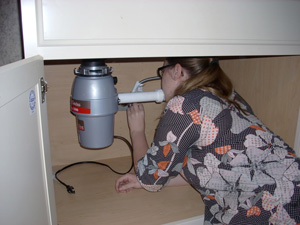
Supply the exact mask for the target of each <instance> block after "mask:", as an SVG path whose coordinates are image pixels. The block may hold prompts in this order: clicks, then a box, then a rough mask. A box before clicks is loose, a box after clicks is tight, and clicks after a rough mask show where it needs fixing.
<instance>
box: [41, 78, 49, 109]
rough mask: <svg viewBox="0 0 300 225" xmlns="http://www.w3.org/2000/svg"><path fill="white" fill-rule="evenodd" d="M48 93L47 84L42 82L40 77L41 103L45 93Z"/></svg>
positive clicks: (42, 79)
mask: <svg viewBox="0 0 300 225" xmlns="http://www.w3.org/2000/svg"><path fill="white" fill-rule="evenodd" d="M47 92H48V84H47V82H46V81H45V80H44V78H43V77H41V94H42V103H44V102H45V100H46V93H47Z"/></svg>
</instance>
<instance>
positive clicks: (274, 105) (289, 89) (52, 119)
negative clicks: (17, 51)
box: [45, 56, 300, 165]
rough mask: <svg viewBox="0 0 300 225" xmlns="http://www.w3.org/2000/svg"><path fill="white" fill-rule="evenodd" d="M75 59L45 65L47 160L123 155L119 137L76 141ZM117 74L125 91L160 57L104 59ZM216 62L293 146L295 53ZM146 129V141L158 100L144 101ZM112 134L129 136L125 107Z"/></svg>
mask: <svg viewBox="0 0 300 225" xmlns="http://www.w3.org/2000/svg"><path fill="white" fill-rule="evenodd" d="M79 64H80V62H79V63H75V64H70V63H66V64H64V63H62V62H60V64H54V65H51V64H50V65H49V64H48V65H47V64H46V66H45V76H46V80H47V82H48V84H49V86H50V88H49V92H48V94H47V104H48V118H49V133H50V145H51V152H52V163H53V165H64V164H68V163H72V162H77V161H83V160H102V159H107V158H115V157H121V156H128V155H130V152H129V150H128V147H127V145H126V144H125V143H123V142H122V141H120V140H116V141H115V142H114V143H113V144H112V146H111V147H109V148H105V149H102V150H86V149H83V148H81V147H80V146H79V144H78V141H77V134H76V126H75V117H74V116H73V115H71V114H70V112H69V98H70V93H71V85H72V82H73V79H74V77H75V76H74V74H73V70H74V68H78V67H79ZM107 65H108V66H111V67H113V69H114V72H113V75H114V76H117V77H118V80H119V82H118V84H117V85H116V88H117V90H118V92H119V93H121V92H130V91H131V89H132V87H133V85H134V84H135V82H136V81H137V80H141V79H144V78H146V77H150V76H154V75H155V73H156V69H157V67H159V66H161V65H162V60H159V59H158V60H155V61H151V60H149V61H147V60H132V61H129V60H128V61H126V60H123V61H118V62H108V63H107ZM221 66H222V67H223V69H224V70H225V72H226V73H227V74H228V75H229V77H231V79H232V80H233V83H234V85H235V86H236V89H237V91H238V92H239V93H240V94H241V95H242V96H243V97H244V98H245V99H246V100H247V101H248V102H249V103H250V104H251V105H252V107H253V109H254V111H255V113H256V114H257V116H258V117H259V118H260V119H261V120H262V121H264V122H265V124H266V125H267V126H268V127H269V128H270V129H271V130H273V131H275V132H276V133H278V134H279V135H280V136H281V137H283V138H284V139H285V140H286V142H287V143H288V144H290V145H291V146H293V144H294V137H295V132H296V123H297V117H298V110H299V106H300V98H299V96H300V89H299V88H298V86H297V85H299V84H300V76H299V71H300V56H292V57H269V58H267V57H266V58H247V59H226V60H221ZM157 88H160V82H159V81H154V82H150V83H147V84H146V86H145V89H144V90H155V89H157ZM144 106H145V110H146V135H147V139H148V143H149V144H150V143H151V141H152V138H153V134H154V130H155V127H156V125H157V123H158V118H159V116H160V115H161V112H162V109H163V104H156V103H147V104H144ZM115 135H121V136H124V137H125V138H127V139H129V134H128V127H127V121H126V112H124V111H120V112H118V113H117V114H116V115H115Z"/></svg>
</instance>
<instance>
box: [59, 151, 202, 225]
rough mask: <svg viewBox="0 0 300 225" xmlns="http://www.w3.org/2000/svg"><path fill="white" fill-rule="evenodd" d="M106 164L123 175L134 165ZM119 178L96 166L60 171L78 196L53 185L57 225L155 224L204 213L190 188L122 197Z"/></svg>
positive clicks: (123, 162) (127, 161)
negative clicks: (116, 186)
mask: <svg viewBox="0 0 300 225" xmlns="http://www.w3.org/2000/svg"><path fill="white" fill-rule="evenodd" d="M103 162H104V163H107V164H109V165H111V167H112V168H114V169H115V170H117V171H120V172H125V171H127V170H128V169H129V167H130V163H131V162H130V158H129V157H125V158H119V159H113V160H105V161H103ZM58 169H60V168H54V171H57V170H58ZM118 177H120V175H117V174H115V173H113V172H112V171H111V170H110V169H109V168H106V167H103V166H99V165H93V164H83V165H77V166H74V167H71V168H68V169H67V170H65V171H63V172H61V173H60V174H59V178H60V179H62V180H63V182H65V183H66V184H69V185H72V186H73V187H74V188H75V191H76V193H75V194H69V193H67V191H66V189H65V187H64V186H62V185H61V184H59V183H58V182H57V181H55V182H54V188H55V198H56V206H57V218H58V224H59V225H96V224H97V225H99V224H114V225H118V224H122V225H126V224H128V225H129V224H130V225H135V224H143V225H147V224H149V225H150V224H151V225H152V224H153V225H155V224H164V223H170V222H174V221H177V220H183V219H187V218H190V217H195V216H199V215H202V214H203V213H204V205H203V202H202V200H201V197H200V195H199V194H198V193H197V192H196V191H195V190H194V189H193V188H192V187H190V186H181V187H167V188H165V189H163V190H162V191H161V192H157V193H151V192H147V191H145V190H143V189H138V190H133V191H131V192H129V193H126V194H120V193H117V192H116V191H115V188H114V185H115V180H116V179H117V178H118Z"/></svg>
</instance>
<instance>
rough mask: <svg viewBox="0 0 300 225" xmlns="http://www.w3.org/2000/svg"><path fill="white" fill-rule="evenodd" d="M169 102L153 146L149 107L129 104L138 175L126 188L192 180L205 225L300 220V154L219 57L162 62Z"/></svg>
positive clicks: (119, 186)
mask: <svg viewBox="0 0 300 225" xmlns="http://www.w3.org/2000/svg"><path fill="white" fill-rule="evenodd" d="M158 74H159V75H161V76H162V89H163V91H164V93H165V97H166V101H167V102H168V104H167V106H166V109H165V111H164V114H163V116H162V118H161V120H160V123H159V125H158V127H157V130H156V134H155V137H154V140H153V143H152V146H151V147H150V148H149V147H148V144H147V141H146V137H145V125H144V124H145V122H144V109H143V106H142V104H133V105H132V106H131V107H130V108H129V109H128V111H127V116H128V124H129V128H130V135H131V139H132V144H133V149H134V160H135V165H136V174H127V175H125V176H123V177H121V178H119V179H118V180H117V182H116V190H117V191H118V192H127V191H129V190H131V189H133V188H144V189H146V190H149V191H159V190H161V189H162V188H163V187H164V186H166V185H180V184H187V183H189V184H191V185H192V186H193V187H194V188H195V189H196V190H197V191H199V193H200V194H201V196H202V198H203V201H204V203H205V206H206V207H205V224H206V225H208V224H220V225H221V224H247V225H250V224H297V223H300V169H299V167H300V166H299V165H300V160H299V158H296V156H295V152H294V151H293V150H292V149H291V148H290V147H289V146H288V145H287V144H285V143H284V142H283V141H282V140H281V138H280V137H278V136H277V135H275V134H274V133H272V132H271V131H270V130H269V129H268V128H267V127H266V126H265V125H264V124H263V123H262V122H261V121H260V120H259V119H258V118H257V117H256V116H255V115H254V114H253V112H252V110H251V108H250V106H249V105H248V104H247V103H246V102H245V101H244V100H243V99H242V98H241V97H240V96H239V95H238V94H237V93H236V92H235V91H234V90H233V87H232V84H231V81H230V80H229V78H228V77H227V76H226V75H225V74H224V72H223V71H222V69H221V68H220V67H219V65H218V62H217V61H216V60H214V59H212V58H168V59H167V60H166V61H165V62H164V66H163V67H161V68H159V69H158Z"/></svg>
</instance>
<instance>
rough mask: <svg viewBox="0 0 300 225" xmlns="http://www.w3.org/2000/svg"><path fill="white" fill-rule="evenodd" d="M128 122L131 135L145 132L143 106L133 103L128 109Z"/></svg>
mask: <svg viewBox="0 0 300 225" xmlns="http://www.w3.org/2000/svg"><path fill="white" fill-rule="evenodd" d="M127 121H128V126H129V129H130V133H131V134H133V133H136V132H137V133H139V132H145V111H144V106H143V104H140V103H133V104H131V105H130V107H128V109H127Z"/></svg>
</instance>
